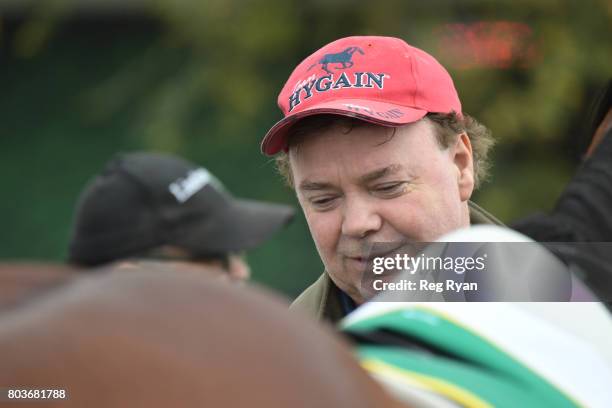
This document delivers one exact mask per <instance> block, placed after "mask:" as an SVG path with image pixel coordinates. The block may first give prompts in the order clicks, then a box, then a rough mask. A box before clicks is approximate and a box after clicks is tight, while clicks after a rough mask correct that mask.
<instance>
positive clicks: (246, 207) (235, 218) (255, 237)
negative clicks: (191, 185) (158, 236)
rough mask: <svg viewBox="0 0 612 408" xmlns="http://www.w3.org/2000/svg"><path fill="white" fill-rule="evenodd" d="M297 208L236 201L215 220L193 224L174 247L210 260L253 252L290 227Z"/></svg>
mask: <svg viewBox="0 0 612 408" xmlns="http://www.w3.org/2000/svg"><path fill="white" fill-rule="evenodd" d="M294 214H295V211H294V210H293V208H291V207H289V206H286V205H281V204H272V203H265V202H261V201H254V200H232V201H231V202H229V203H228V206H227V207H225V208H224V209H223V211H221V212H220V213H218V214H216V215H215V217H214V219H210V218H209V219H206V220H203V221H202V222H198V221H195V222H193V221H192V222H191V223H190V224H189V228H188V230H189V231H185V232H184V233H181V234H180V235H179V236H177V237H175V239H174V240H173V242H172V244H175V245H178V246H180V247H183V248H185V249H187V250H189V251H190V252H191V253H192V254H194V255H200V256H206V255H212V254H223V253H227V252H237V251H243V250H248V249H252V248H254V247H257V246H259V245H260V244H262V243H263V242H265V241H266V240H268V239H269V238H270V237H271V236H272V235H273V234H274V233H275V232H276V231H278V230H280V229H281V228H282V227H283V226H284V225H286V224H288V223H289V222H290V221H291V220H292V219H293V216H294Z"/></svg>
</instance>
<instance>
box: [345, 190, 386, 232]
mask: <svg viewBox="0 0 612 408" xmlns="http://www.w3.org/2000/svg"><path fill="white" fill-rule="evenodd" d="M381 226H382V218H381V217H380V215H379V214H378V211H377V209H376V206H375V205H374V203H371V202H370V201H369V200H367V199H359V198H354V199H347V200H346V201H345V203H344V213H343V219H342V234H343V235H345V236H349V237H352V238H364V237H366V236H368V235H369V234H371V233H374V232H376V231H378V230H379V229H380V228H381Z"/></svg>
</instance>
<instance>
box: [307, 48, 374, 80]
mask: <svg viewBox="0 0 612 408" xmlns="http://www.w3.org/2000/svg"><path fill="white" fill-rule="evenodd" d="M355 52H359V53H360V54H361V55H364V52H363V50H362V49H361V48H359V47H348V48H346V49H345V50H344V51H340V52H336V53H333V54H325V55H324V56H323V58H321V59H320V60H319V61H317V62H315V63H314V64H312V65H311V66H310V68H308V71H310V70H311V69H312V68H313V67H314V66H315V65H317V64H321V68H323V70H324V71H325V72H327V73H328V74H332V72H331V71H330V70H329V69H327V65H328V64H342V67H336V69H345V68H350V67H352V66H353V64H354V63H353V61H352V58H353V54H354V53H355Z"/></svg>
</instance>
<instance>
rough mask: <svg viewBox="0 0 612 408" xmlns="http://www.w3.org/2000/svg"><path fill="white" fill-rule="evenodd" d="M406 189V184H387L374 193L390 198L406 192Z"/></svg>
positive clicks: (380, 186) (379, 186) (376, 189)
mask: <svg viewBox="0 0 612 408" xmlns="http://www.w3.org/2000/svg"><path fill="white" fill-rule="evenodd" d="M405 187H406V183H404V182H395V183H385V184H380V185H378V186H376V187H375V188H374V190H373V191H374V192H375V193H378V194H381V195H386V196H390V195H396V194H400V193H402V192H404V190H405Z"/></svg>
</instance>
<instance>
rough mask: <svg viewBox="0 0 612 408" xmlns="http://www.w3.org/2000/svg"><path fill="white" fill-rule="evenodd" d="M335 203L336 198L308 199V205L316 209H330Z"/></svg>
mask: <svg viewBox="0 0 612 408" xmlns="http://www.w3.org/2000/svg"><path fill="white" fill-rule="evenodd" d="M335 201H336V197H315V198H311V199H310V203H311V204H312V205H313V206H314V207H315V208H317V209H327V208H331V207H332V206H333V205H334V202H335Z"/></svg>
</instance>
